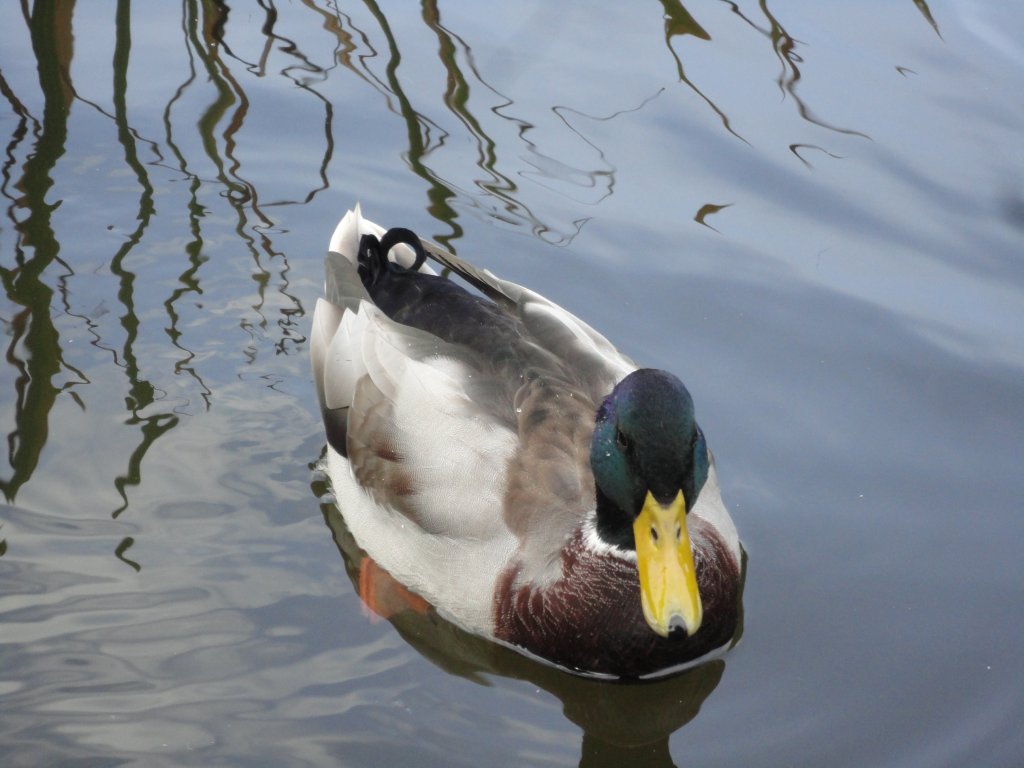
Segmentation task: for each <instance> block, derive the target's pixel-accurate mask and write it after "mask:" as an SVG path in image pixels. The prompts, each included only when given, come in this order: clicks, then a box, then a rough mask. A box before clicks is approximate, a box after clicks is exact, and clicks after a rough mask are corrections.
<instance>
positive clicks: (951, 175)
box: [0, 0, 1024, 766]
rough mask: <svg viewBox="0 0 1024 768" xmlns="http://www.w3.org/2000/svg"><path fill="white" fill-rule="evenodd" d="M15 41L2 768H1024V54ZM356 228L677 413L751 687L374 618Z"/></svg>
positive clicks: (376, 12) (475, 20) (1009, 35)
mask: <svg viewBox="0 0 1024 768" xmlns="http://www.w3.org/2000/svg"><path fill="white" fill-rule="evenodd" d="M7 5H8V6H9V7H8V8H7V13H6V14H5V17H4V18H5V24H4V25H3V28H2V30H0V94H2V96H3V99H2V101H0V137H2V144H3V147H4V151H3V153H2V155H0V194H2V197H3V199H2V201H0V203H2V207H3V214H2V216H0V278H2V281H3V286H4V293H3V298H2V300H0V320H2V328H3V333H4V338H5V339H6V341H4V342H3V343H4V348H5V356H4V362H3V363H2V364H0V403H2V408H0V423H2V429H3V434H5V435H6V437H7V439H6V443H5V445H6V460H5V461H4V462H3V463H2V465H0V489H2V490H3V493H4V503H3V505H2V507H0V744H3V748H4V763H5V765H8V764H9V765H12V766H43V765H140V766H142V765H145V766H150V765H196V766H200V765H201V766H206V765H216V764H225V765H233V766H247V765H252V766H262V765H296V766H304V765H309V766H314V765H315V766H320V765H344V766H377V765H394V764H398V763H400V762H406V763H410V764H416V765H427V766H429V765H437V766H452V765H467V766H469V765H509V766H512V765H531V766H532V765H536V766H556V765H558V766H563V765H577V764H582V765H591V766H601V765H606V766H611V765H621V764H623V763H625V762H627V761H628V762H630V763H631V764H634V765H649V766H669V765H678V766H700V765H754V766H781V765H829V766H844V765H849V766H861V765H877V766H883V765H893V766H941V765H963V764H968V765H986V766H1017V765H1020V764H1021V762H1022V761H1024V736H1021V732H1020V729H1019V723H1020V722H1021V721H1022V719H1024V699H1022V696H1021V694H1020V685H1019V681H1020V680H1021V679H1024V660H1022V657H1021V654H1020V653H1019V646H1020V640H1019V639H1020V637H1021V636H1022V634H1024V611H1022V610H1021V604H1022V598H1024V586H1022V585H1024V573H1022V570H1024V569H1022V566H1021V558H1020V556H1019V549H1020V542H1021V541H1022V540H1024V523H1022V522H1021V519H1022V518H1021V516H1020V514H1019V511H1018V507H1019V504H1020V501H1019V500H1020V499H1021V498H1022V497H1024V473H1022V472H1021V471H1020V456H1021V455H1024V437H1022V430H1021V428H1020V425H1021V424H1022V423H1024V258H1022V257H1024V149H1022V147H1024V145H1022V143H1021V136H1022V135H1024V102H1022V101H1021V99H1020V93H1021V92H1024V46H1022V45H1021V43H1020V42H1019V39H1018V38H1019V35H1017V34H1014V30H1019V29H1024V11H1022V10H1019V9H1018V8H1017V6H1015V5H1012V4H1005V3H974V2H967V0H957V1H951V2H944V3H937V2H930V3H925V2H922V1H920V0H917V1H916V2H909V1H905V2H900V3H882V2H871V3H859V4H855V5H854V4H847V5H840V4H834V3H828V4H824V3H803V4H797V5H791V6H784V5H781V4H776V3H768V2H759V3H753V2H744V3H740V2H735V3H734V2H712V1H711V0H707V1H706V2H701V3H693V2H691V3H687V4H686V5H685V7H684V5H682V4H680V3H679V2H676V1H675V0H660V2H651V3H650V4H648V5H646V6H643V5H638V4H624V3H613V2H597V3H594V2H569V3H558V4H551V3H541V2H526V3H518V4H504V5H496V6H493V7H490V6H489V7H487V8H486V9H482V7H481V6H480V4H478V3H468V2H455V3H446V4H439V3H436V2H429V1H425V2H423V3H422V4H421V5H419V6H409V5H407V4H403V3H397V2H392V3H383V4H377V3H375V2H369V0H367V1H366V2H357V3H338V4H337V5H335V4H332V3H327V2H322V1H321V0H303V2H297V3H289V4H284V3H274V2H269V1H268V2H259V3H249V4H240V3H238V4H230V5H229V4H224V3H221V2H215V1H214V0H208V1H207V2H202V3H200V2H197V0H183V2H181V3H177V4H159V6H158V5H151V4H146V5H145V7H143V5H142V4H140V3H136V4H134V5H133V4H131V3H129V2H127V1H126V0H121V1H119V2H112V1H111V2H91V3H88V4H85V3H74V2H67V3H59V4H55V5H56V6H57V7H56V8H53V9H51V8H49V7H48V6H49V4H47V3H35V4H34V5H30V4H27V3H25V4H17V3H13V2H9V3H8V4H7ZM356 201H361V202H362V205H363V207H364V210H365V211H366V213H367V214H368V215H369V216H370V217H371V218H373V219H374V220H376V221H379V222H381V223H383V224H386V225H401V226H407V227H411V228H413V229H415V230H416V231H417V232H419V233H420V234H421V235H423V236H426V237H430V238H432V239H435V240H438V241H440V242H442V243H444V244H446V245H448V246H449V247H450V248H452V249H453V250H455V251H456V252H457V253H459V254H460V255H461V256H463V257H466V258H469V259H471V260H474V261H476V262H478V263H480V264H482V265H484V266H487V267H489V268H491V269H492V270H494V271H496V272H497V273H499V274H501V275H502V276H505V277H509V278H511V279H514V280H518V281H520V282H524V283H526V284H528V285H530V286H531V287H534V288H537V289H539V290H541V291H542V292H543V293H545V294H546V295H547V296H549V297H550V298H552V299H554V300H556V301H558V302H559V303H561V304H563V305H564V306H566V307H568V308H569V309H571V310H572V311H574V312H576V313H577V314H579V315H580V316H581V317H583V318H584V319H586V320H587V321H588V322H590V323H591V324H593V325H594V326H596V327H597V328H598V329H600V330H601V331H602V332H604V333H605V334H607V335H608V336H609V337H610V338H611V339H613V340H614V341H616V342H617V343H618V344H619V345H620V346H621V348H622V349H623V350H624V351H626V353H627V354H629V355H631V356H632V357H634V358H635V359H636V360H637V361H639V362H641V363H643V364H646V365H652V366H658V367H663V368H668V369H671V370H673V371H675V372H676V373H678V374H679V375H680V376H682V377H683V379H684V380H685V381H686V382H687V385H688V387H689V389H690V390H691V392H692V393H693V394H694V397H695V400H696V402H697V409H698V418H699V419H700V421H701V424H702V427H703V428H704V431H705V432H706V434H707V435H708V439H709V442H710V444H711V446H712V448H713V450H714V451H715V455H716V459H717V461H718V467H719V474H720V479H721V481H722V485H723V492H724V496H725V500H726V502H727V504H728V505H729V507H730V509H731V510H732V514H733V517H734V519H735V520H736V522H737V524H738V526H739V528H740V532H741V536H742V538H743V542H744V545H745V547H746V550H747V552H748V556H749V558H748V563H747V579H746V591H745V601H744V607H745V625H744V633H743V639H742V642H741V643H740V645H739V646H738V647H737V648H736V649H734V650H733V651H731V652H730V653H729V654H728V655H727V656H726V657H725V659H724V660H723V661H720V662H716V663H714V664H710V665H706V666H704V667H701V668H698V669H697V670H694V671H693V672H692V673H690V674H687V675H683V676H681V677H679V678H675V679H673V680H670V681H663V682H661V683H658V684H656V685H646V686H616V685H608V684H603V683H595V682H593V681H585V680H580V679H577V678H573V677H571V676H568V675H565V674H563V673H558V672H555V671H552V670H550V669H546V668H543V667H540V666H538V665H535V664H532V663H530V662H527V661H525V660H523V659H522V658H520V657H519V656H517V655H515V654H512V653H510V652H508V651H506V650H502V649H498V648H495V647H494V646H491V645H489V644H487V643H483V642H481V641H479V640H476V639H474V638H470V637H467V636H465V635H464V634H462V633H459V632H458V631H456V630H455V629H454V628H452V627H450V626H449V625H446V624H444V623H443V622H440V621H439V620H437V619H436V617H433V616H432V615H430V614H429V613H428V614H426V615H420V614H417V613H414V612H405V613H402V614H398V615H397V616H395V617H394V618H393V620H392V621H390V622H388V621H381V620H377V619H375V618H374V617H373V616H372V615H370V614H369V613H368V612H367V611H366V610H365V609H364V608H363V607H362V606H361V604H360V601H359V598H358V596H357V595H356V593H355V591H354V589H353V586H352V576H351V575H352V574H354V573H355V572H356V570H355V569H357V568H358V567H359V561H360V558H361V553H360V552H359V551H358V548H357V547H355V546H354V543H353V542H352V541H351V538H350V537H349V536H348V534H347V531H346V530H345V527H344V522H343V520H342V519H341V518H340V516H339V515H338V514H337V512H336V511H335V510H334V508H333V506H332V505H331V504H330V500H329V496H328V494H327V489H326V488H325V487H324V485H323V482H322V478H320V477H319V475H318V474H317V473H316V472H315V471H314V467H315V464H316V462H317V460H318V458H319V457H320V455H321V450H322V447H323V437H322V432H321V428H320V424H319V415H318V413H317V409H316V407H315V395H314V393H313V389H312V383H311V378H310V374H309V369H308V348H307V334H308V326H309V321H310V317H311V310H312V306H313V303H314V302H315V299H316V297H317V296H318V295H319V291H320V282H321V280H322V272H321V270H322V261H321V260H322V254H323V251H324V248H325V246H326V242H327V239H328V237H329V235H330V232H331V230H332V228H333V226H334V224H335V222H336V221H337V219H338V218H339V217H340V215H341V214H342V213H343V212H344V210H345V209H346V208H348V207H350V206H351V205H352V204H353V203H355V202H356Z"/></svg>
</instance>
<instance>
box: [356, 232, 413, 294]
mask: <svg viewBox="0 0 1024 768" xmlns="http://www.w3.org/2000/svg"><path fill="white" fill-rule="evenodd" d="M399 243H405V244H406V245H408V246H409V247H411V248H412V249H413V252H414V253H415V254H416V260H415V261H414V262H413V264H412V266H411V267H409V268H408V269H409V270H410V271H413V272H416V271H418V270H419V268H420V267H421V266H423V262H425V261H426V260H427V254H426V251H424V250H423V244H422V243H421V242H420V239H419V238H418V237H417V236H416V233H415V232H413V231H412V230H411V229H405V228H403V227H394V228H392V229H389V230H388V231H387V232H385V233H384V237H382V238H381V239H380V240H378V239H377V237H376V236H375V235H363V236H362V238H361V239H360V240H359V254H358V257H357V262H358V265H359V279H360V280H362V281H363V285H365V286H366V288H367V289H370V288H372V287H373V286H374V285H376V284H377V283H378V281H380V279H381V278H382V277H383V276H384V275H385V274H387V273H388V272H395V271H399V270H401V271H405V270H406V267H403V266H401V265H399V264H396V263H394V262H393V261H390V260H389V259H388V253H390V252H391V249H392V248H394V247H395V246H396V245H398V244H399Z"/></svg>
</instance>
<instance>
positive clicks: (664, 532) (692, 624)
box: [633, 491, 704, 637]
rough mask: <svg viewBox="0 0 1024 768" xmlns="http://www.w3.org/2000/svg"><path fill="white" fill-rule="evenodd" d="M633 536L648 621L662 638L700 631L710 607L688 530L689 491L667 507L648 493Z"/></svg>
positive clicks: (641, 595) (641, 593)
mask: <svg viewBox="0 0 1024 768" xmlns="http://www.w3.org/2000/svg"><path fill="white" fill-rule="evenodd" d="M633 538H634V540H635V542H636V564H637V568H638V569H639V571H640V602H641V604H642V605H643V609H644V618H645V619H647V623H648V624H650V625H651V629H653V630H654V631H655V632H657V633H658V634H659V635H661V636H662V637H668V635H669V633H670V632H671V631H672V630H673V629H675V628H676V627H678V626H682V628H683V629H685V630H686V634H687V635H691V636H692V635H693V634H694V633H695V632H696V631H697V630H698V629H699V628H700V622H701V618H702V617H703V614H704V609H703V607H702V606H701V602H700V591H699V590H698V588H697V569H696V567H695V566H694V563H693V548H692V546H691V545H690V534H689V533H688V532H687V530H686V501H685V500H684V499H683V492H682V491H680V492H679V495H678V496H676V498H675V499H674V500H673V501H672V502H671V503H669V504H668V505H665V506H662V505H661V504H660V503H659V502H658V501H657V500H655V498H654V497H653V496H652V495H651V494H650V493H648V494H647V498H646V499H645V500H644V506H643V509H642V510H641V511H640V514H639V516H637V518H636V522H634V523H633Z"/></svg>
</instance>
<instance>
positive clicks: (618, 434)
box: [615, 428, 633, 454]
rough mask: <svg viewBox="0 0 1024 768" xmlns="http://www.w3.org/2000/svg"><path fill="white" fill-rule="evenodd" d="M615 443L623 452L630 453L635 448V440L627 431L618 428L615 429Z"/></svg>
mask: <svg viewBox="0 0 1024 768" xmlns="http://www.w3.org/2000/svg"><path fill="white" fill-rule="evenodd" d="M615 445H617V446H618V447H619V450H620V451H622V452H623V453H627V454H628V453H630V452H631V451H632V450H633V442H632V441H631V440H630V439H629V438H628V437H626V435H625V433H624V432H623V431H622V430H621V429H618V428H616V429H615Z"/></svg>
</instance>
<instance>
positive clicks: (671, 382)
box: [590, 368, 709, 637]
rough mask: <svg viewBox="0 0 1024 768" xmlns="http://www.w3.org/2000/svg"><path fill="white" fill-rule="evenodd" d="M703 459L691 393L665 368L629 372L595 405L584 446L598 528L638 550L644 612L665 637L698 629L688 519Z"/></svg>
mask: <svg viewBox="0 0 1024 768" xmlns="http://www.w3.org/2000/svg"><path fill="white" fill-rule="evenodd" d="M708 461H709V460H708V450H707V445H706V443H705V442H704V435H703V434H702V433H701V431H700V428H699V427H698V426H697V422H696V419H695V417H694V411H693V399H692V398H691V397H690V393H689V392H688V391H687V390H686V387H685V386H684V385H683V382H681V381H680V380H679V379H678V378H676V377H675V376H673V375H672V374H671V373H668V372H666V371H660V370H655V369H651V368H642V369H640V370H637V371H634V372H633V373H631V374H629V375H628V376H626V377H625V378H624V379H622V381H620V382H619V383H618V384H617V385H616V386H615V389H614V390H612V393H611V394H610V395H608V397H607V398H605V400H604V402H603V403H602V404H601V407H600V408H599V409H598V412H597V420H596V425H595V428H594V438H593V442H592V443H591V449H590V464H591V468H592V469H593V472H594V480H595V483H596V486H597V534H598V536H599V537H600V538H601V539H602V540H603V541H605V542H606V543H608V544H611V545H613V546H617V547H619V548H621V549H625V550H631V551H635V552H636V560H637V569H638V571H639V578H640V599H641V603H642V607H643V613H644V618H646V620H647V623H648V624H649V625H650V626H651V629H653V630H654V631H655V632H657V633H658V634H659V635H662V636H663V637H668V636H670V635H675V634H679V633H681V634H682V635H684V636H692V635H694V634H695V633H696V632H697V630H698V629H699V628H700V624H701V618H702V615H703V609H702V605H701V599H700V591H699V589H698V587H697V571H696V567H695V564H694V558H693V547H692V545H691V543H690V536H689V533H688V531H687V527H686V517H687V513H688V511H689V510H691V509H693V505H694V504H695V503H696V501H697V495H698V494H699V493H700V490H701V488H702V487H703V486H704V482H705V481H706V480H707V476H708Z"/></svg>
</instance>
